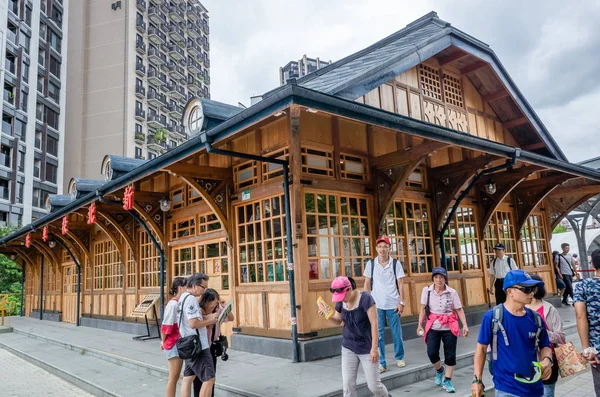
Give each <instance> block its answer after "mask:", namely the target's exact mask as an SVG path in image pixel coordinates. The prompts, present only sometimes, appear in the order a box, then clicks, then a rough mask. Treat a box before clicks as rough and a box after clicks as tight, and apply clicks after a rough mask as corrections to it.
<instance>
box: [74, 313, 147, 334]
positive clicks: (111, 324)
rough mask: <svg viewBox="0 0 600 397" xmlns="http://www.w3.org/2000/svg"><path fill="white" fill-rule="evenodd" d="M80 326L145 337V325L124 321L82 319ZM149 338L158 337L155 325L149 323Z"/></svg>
mask: <svg viewBox="0 0 600 397" xmlns="http://www.w3.org/2000/svg"><path fill="white" fill-rule="evenodd" d="M81 325H82V326H84V327H92V328H100V329H106V330H109V331H117V332H124V333H127V334H132V335H138V336H140V335H147V334H148V330H147V329H146V323H145V322H144V323H129V322H126V321H114V320H103V319H99V318H89V317H82V318H81ZM149 326H150V336H159V333H158V328H157V327H156V323H149Z"/></svg>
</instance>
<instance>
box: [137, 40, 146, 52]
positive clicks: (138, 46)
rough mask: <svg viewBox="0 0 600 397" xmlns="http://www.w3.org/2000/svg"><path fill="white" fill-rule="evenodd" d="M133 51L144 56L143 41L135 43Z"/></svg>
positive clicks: (144, 47) (144, 46) (144, 45)
mask: <svg viewBox="0 0 600 397" xmlns="http://www.w3.org/2000/svg"><path fill="white" fill-rule="evenodd" d="M135 50H136V51H137V52H138V54H145V53H146V44H144V42H143V41H137V42H136V43H135Z"/></svg>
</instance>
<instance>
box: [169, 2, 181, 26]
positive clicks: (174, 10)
mask: <svg viewBox="0 0 600 397" xmlns="http://www.w3.org/2000/svg"><path fill="white" fill-rule="evenodd" d="M167 10H168V11H169V13H168V14H167V15H168V16H169V18H171V21H173V22H183V21H185V11H184V9H182V8H181V7H179V6H177V5H174V4H171V5H168V6H167Z"/></svg>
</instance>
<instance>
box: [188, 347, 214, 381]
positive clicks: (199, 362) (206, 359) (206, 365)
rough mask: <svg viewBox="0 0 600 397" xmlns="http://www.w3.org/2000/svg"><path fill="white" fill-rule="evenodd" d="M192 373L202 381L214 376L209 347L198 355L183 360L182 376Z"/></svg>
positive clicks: (191, 374)
mask: <svg viewBox="0 0 600 397" xmlns="http://www.w3.org/2000/svg"><path fill="white" fill-rule="evenodd" d="M194 375H195V376H197V377H198V379H200V380H201V381H202V382H207V381H209V380H211V379H213V378H214V377H215V366H214V364H213V358H212V354H210V349H204V350H202V353H200V355H198V357H195V358H192V359H189V360H185V369H184V370H183V376H194Z"/></svg>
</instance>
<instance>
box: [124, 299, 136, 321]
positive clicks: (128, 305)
mask: <svg viewBox="0 0 600 397" xmlns="http://www.w3.org/2000/svg"><path fill="white" fill-rule="evenodd" d="M136 306H137V302H136V295H135V294H127V295H125V317H129V316H130V315H131V313H132V312H133V309H135V307H136Z"/></svg>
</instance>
